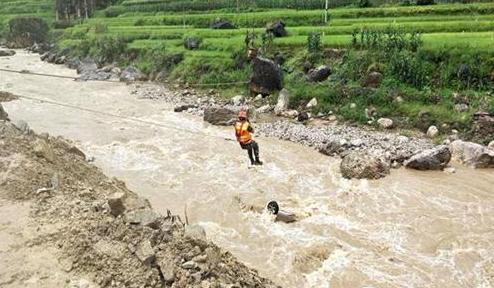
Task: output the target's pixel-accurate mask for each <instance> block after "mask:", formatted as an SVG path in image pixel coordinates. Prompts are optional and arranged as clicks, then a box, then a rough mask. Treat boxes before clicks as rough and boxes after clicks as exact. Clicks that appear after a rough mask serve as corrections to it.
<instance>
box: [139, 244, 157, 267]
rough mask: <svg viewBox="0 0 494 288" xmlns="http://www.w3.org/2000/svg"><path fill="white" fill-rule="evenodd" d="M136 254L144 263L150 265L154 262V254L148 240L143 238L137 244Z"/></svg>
mask: <svg viewBox="0 0 494 288" xmlns="http://www.w3.org/2000/svg"><path fill="white" fill-rule="evenodd" d="M136 256H137V258H138V259H139V260H140V261H141V262H142V263H143V264H144V265H147V266H151V264H152V263H153V262H154V259H155V255H154V250H153V247H151V242H149V240H144V241H143V242H141V243H140V244H139V245H138V246H137V250H136Z"/></svg>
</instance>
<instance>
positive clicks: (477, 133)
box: [469, 96, 494, 144]
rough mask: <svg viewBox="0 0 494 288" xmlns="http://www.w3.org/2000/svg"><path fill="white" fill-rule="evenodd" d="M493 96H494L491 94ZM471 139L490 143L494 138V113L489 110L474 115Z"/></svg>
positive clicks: (470, 132)
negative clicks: (488, 111)
mask: <svg viewBox="0 0 494 288" xmlns="http://www.w3.org/2000/svg"><path fill="white" fill-rule="evenodd" d="M491 97H492V96H491ZM469 134H470V135H471V140H472V141H475V142H478V143H483V144H488V143H489V142H490V141H493V140H494V115H491V114H490V113H487V112H477V113H475V114H474V115H473V125H472V129H471V131H469Z"/></svg>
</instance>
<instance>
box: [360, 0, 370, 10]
mask: <svg viewBox="0 0 494 288" xmlns="http://www.w3.org/2000/svg"><path fill="white" fill-rule="evenodd" d="M357 6H358V7H360V8H368V7H371V6H372V3H371V1H370V0H358V3H357Z"/></svg>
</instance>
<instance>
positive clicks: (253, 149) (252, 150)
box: [240, 141, 260, 164]
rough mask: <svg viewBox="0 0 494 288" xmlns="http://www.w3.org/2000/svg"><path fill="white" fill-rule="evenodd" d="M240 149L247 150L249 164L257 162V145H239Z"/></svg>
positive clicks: (252, 143) (254, 142)
mask: <svg viewBox="0 0 494 288" xmlns="http://www.w3.org/2000/svg"><path fill="white" fill-rule="evenodd" d="M240 147H242V149H244V150H247V154H249V159H250V163H251V164H254V163H255V162H259V161H260V160H259V145H257V142H256V141H252V142H250V143H249V144H240Z"/></svg>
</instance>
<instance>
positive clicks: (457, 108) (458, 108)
mask: <svg viewBox="0 0 494 288" xmlns="http://www.w3.org/2000/svg"><path fill="white" fill-rule="evenodd" d="M467 110H468V105H467V104H465V103H460V104H456V105H455V111H456V112H460V113H461V112H465V111H467Z"/></svg>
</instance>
